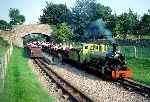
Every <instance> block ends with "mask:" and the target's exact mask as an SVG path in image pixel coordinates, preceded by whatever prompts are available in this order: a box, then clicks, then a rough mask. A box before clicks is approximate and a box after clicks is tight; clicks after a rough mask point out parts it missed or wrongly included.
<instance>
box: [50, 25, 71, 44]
mask: <svg viewBox="0 0 150 102" xmlns="http://www.w3.org/2000/svg"><path fill="white" fill-rule="evenodd" d="M52 36H53V38H54V39H55V40H56V41H57V42H63V41H66V42H70V41H71V40H72V38H73V32H72V30H71V28H70V26H68V25H67V24H66V23H61V24H60V25H59V26H58V27H57V30H56V31H55V32H54V34H53V35H52Z"/></svg>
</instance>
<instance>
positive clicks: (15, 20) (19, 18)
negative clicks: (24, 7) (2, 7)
mask: <svg viewBox="0 0 150 102" xmlns="http://www.w3.org/2000/svg"><path fill="white" fill-rule="evenodd" d="M9 17H10V24H11V25H17V24H23V23H24V22H25V16H23V15H20V11H19V9H16V8H10V10H9Z"/></svg>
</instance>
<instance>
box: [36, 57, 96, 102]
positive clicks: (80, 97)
mask: <svg viewBox="0 0 150 102" xmlns="http://www.w3.org/2000/svg"><path fill="white" fill-rule="evenodd" d="M34 62H35V63H36V64H37V65H38V66H39V67H40V68H41V69H42V70H43V71H44V72H45V73H46V75H47V76H48V77H49V78H51V79H52V80H53V82H55V83H56V84H57V87H58V88H61V89H62V92H63V94H65V95H66V94H67V95H68V96H69V97H68V100H69V101H71V102H94V101H93V100H91V99H90V98H89V97H88V96H86V95H84V94H83V93H82V92H80V91H79V90H78V89H76V88H75V87H73V86H72V85H70V84H69V83H68V82H66V81H65V80H64V79H63V78H61V77H60V76H59V75H58V74H57V73H55V72H54V71H53V70H51V69H50V68H49V67H48V66H47V64H46V63H45V62H44V61H43V60H42V59H38V58H37V59H34Z"/></svg>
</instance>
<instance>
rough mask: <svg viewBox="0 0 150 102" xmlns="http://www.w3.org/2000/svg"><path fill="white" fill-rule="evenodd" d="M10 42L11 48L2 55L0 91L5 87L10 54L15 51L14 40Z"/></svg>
mask: <svg viewBox="0 0 150 102" xmlns="http://www.w3.org/2000/svg"><path fill="white" fill-rule="evenodd" d="M9 43H10V46H9V48H8V49H7V51H6V52H5V54H4V55H3V56H2V57H0V93H1V92H2V91H3V88H4V83H5V82H4V81H5V76H6V69H7V65H8V62H9V59H10V56H11V54H12V51H13V46H12V42H9Z"/></svg>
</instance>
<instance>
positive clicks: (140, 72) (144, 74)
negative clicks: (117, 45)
mask: <svg viewBox="0 0 150 102" xmlns="http://www.w3.org/2000/svg"><path fill="white" fill-rule="evenodd" d="M127 59H128V66H129V67H130V68H132V70H133V77H132V79H134V80H137V81H139V82H141V83H144V84H147V85H150V59H138V58H131V57H130V58H127Z"/></svg>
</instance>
